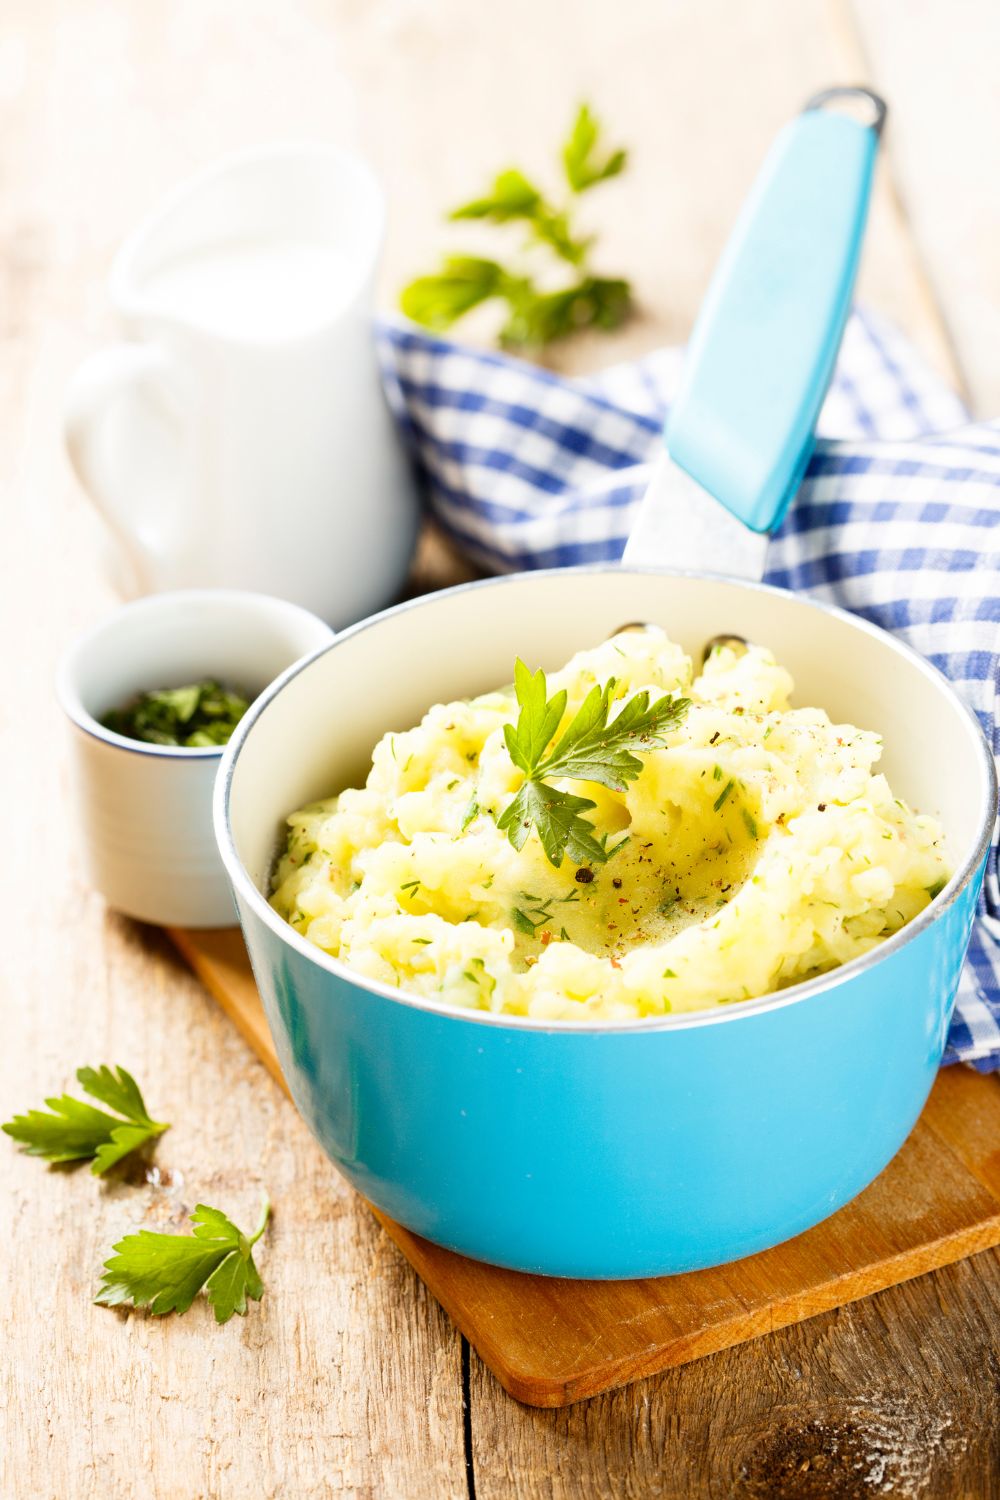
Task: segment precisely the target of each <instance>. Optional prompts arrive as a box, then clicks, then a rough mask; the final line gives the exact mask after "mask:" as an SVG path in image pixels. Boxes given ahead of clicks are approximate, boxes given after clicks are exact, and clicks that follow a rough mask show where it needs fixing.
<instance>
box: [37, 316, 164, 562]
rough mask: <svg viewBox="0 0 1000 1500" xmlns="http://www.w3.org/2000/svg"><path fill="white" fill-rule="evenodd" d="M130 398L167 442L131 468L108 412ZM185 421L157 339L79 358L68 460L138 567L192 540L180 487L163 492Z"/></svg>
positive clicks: (120, 409)
mask: <svg viewBox="0 0 1000 1500" xmlns="http://www.w3.org/2000/svg"><path fill="white" fill-rule="evenodd" d="M129 406H131V407H132V410H133V412H136V411H143V410H144V413H145V415H146V417H147V420H148V419H149V418H150V417H151V418H152V420H153V422H155V423H156V424H157V425H158V426H159V427H160V428H161V429H166V431H167V433H168V434H169V436H168V443H169V446H170V449H171V450H172V451H171V452H170V453H169V454H167V455H163V454H161V455H159V459H160V462H159V463H152V464H151V463H150V457H149V454H148V452H147V453H144V455H143V466H142V468H141V469H140V468H139V467H138V466H135V469H134V472H132V473H130V472H129V468H130V464H129V458H128V452H127V448H125V449H124V450H123V448H122V445H121V444H119V445H118V448H117V449H116V448H115V447H114V446H113V445H112V442H111V434H112V428H111V421H112V418H113V416H114V415H115V414H116V413H119V414H121V415H122V416H124V415H125V413H126V412H127V411H128V409H129ZM185 426H186V422H185V412H184V402H183V400H182V399H181V394H180V390H179V380H178V372H177V370H176V368H175V366H174V363H173V361H172V359H171V357H170V355H169V354H168V352H167V351H166V350H165V349H164V348H162V347H161V346H160V345H158V344H155V343H120V344H112V345H110V346H109V347H108V348H107V349H101V350H99V351H98V352H97V353H96V354H92V355H91V356H90V358H89V359H87V360H86V361H85V362H84V363H83V364H82V365H81V366H80V368H79V369H78V370H77V372H76V374H75V375H74V376H73V377H72V379H71V380H70V383H69V387H68V388H67V391H66V398H65V406H64V413H63V430H64V435H65V440H66V449H67V452H68V454H69V459H70V462H71V464H72V466H73V469H74V471H75V473H76V476H77V478H78V479H79V481H80V483H81V485H82V486H83V488H84V489H85V490H86V492H87V494H88V495H89V496H90V498H91V500H92V501H93V502H94V504H95V506H96V507H97V509H98V510H99V511H100V513H101V515H102V516H103V517H104V519H105V520H106V521H107V523H108V525H109V526H110V527H111V529H112V531H113V532H114V533H115V535H116V536H117V537H118V539H119V540H120V542H121V543H122V545H123V546H124V548H125V550H126V552H127V553H128V555H129V557H130V558H131V559H132V561H133V562H134V563H136V564H138V567H139V570H140V572H145V565H146V564H149V563H158V564H160V565H161V568H162V566H163V565H164V564H167V565H169V563H170V562H171V561H172V560H173V559H174V558H176V557H177V556H178V554H180V553H182V552H183V551H184V550H185V549H186V548H187V546H188V544H189V542H190V540H191V538H189V537H188V536H187V535H186V532H187V530H188V522H187V518H185V517H184V516H183V515H181V514H180V513H179V511H178V509H177V497H178V494H179V493H180V489H181V487H180V486H175V487H174V491H175V492H174V494H173V495H170V494H167V493H165V492H166V490H167V489H168V488H169V487H170V486H169V480H170V478H171V477H172V475H171V472H170V471H171V470H173V471H176V468H177V466H178V465H179V463H180V462H181V456H182V453H183V447H184V442H183V434H184V429H185ZM136 447H138V445H136ZM164 459H166V461H165V462H164Z"/></svg>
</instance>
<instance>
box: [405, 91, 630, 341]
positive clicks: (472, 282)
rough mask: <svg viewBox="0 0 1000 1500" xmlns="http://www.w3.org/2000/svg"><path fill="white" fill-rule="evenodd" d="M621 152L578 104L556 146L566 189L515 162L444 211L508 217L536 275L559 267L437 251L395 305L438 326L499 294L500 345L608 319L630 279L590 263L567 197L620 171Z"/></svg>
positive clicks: (617, 313)
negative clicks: (479, 193) (433, 269)
mask: <svg viewBox="0 0 1000 1500" xmlns="http://www.w3.org/2000/svg"><path fill="white" fill-rule="evenodd" d="M627 160H628V156H627V153H626V152H625V151H624V150H622V149H620V148H619V149H617V150H613V151H605V150H602V149H601V146H600V123H599V121H598V120H597V118H596V116H595V115H594V113H593V111H592V110H591V109H590V106H589V105H587V104H581V105H580V108H579V110H578V111H577V115H576V119H575V120H574V122H573V127H572V129H571V131H570V134H569V137H568V139H567V140H566V142H565V144H564V146H563V148H562V170H563V176H564V178H565V181H566V185H567V187H568V189H569V197H568V199H567V201H566V202H565V203H556V202H554V201H552V200H551V199H550V198H548V197H547V196H546V195H545V193H543V192H542V190H541V189H540V188H539V187H537V186H536V185H535V183H534V182H532V181H531V179H530V178H528V177H527V176H526V175H525V174H524V173H523V172H522V171H520V170H518V169H517V168H516V167H511V168H508V169H507V170H506V171H504V172H500V173H499V175H498V176H497V177H496V179H495V180H494V182H493V186H492V188H491V189H490V190H489V192H488V193H486V194H484V195H483V197H481V198H474V199H472V200H471V202H469V203H464V204H462V205H461V206H460V207H459V208H456V209H453V210H452V212H451V213H450V214H449V216H448V217H449V218H450V219H451V220H453V221H460V220H473V219H478V220H481V221H485V222H487V223H490V224H497V225H510V224H516V225H519V226H521V227H523V228H524V229H525V230H526V231H527V244H526V248H527V250H529V251H532V252H535V256H536V261H537V259H538V258H539V257H538V254H537V252H539V251H541V252H543V254H544V258H545V263H546V264H545V273H546V277H549V276H551V274H552V272H553V270H554V269H559V270H561V272H562V273H563V274H562V275H561V276H560V278H559V280H560V283H561V284H559V285H556V286H554V287H551V288H549V287H548V285H543V283H542V281H541V280H540V279H539V277H538V276H537V275H535V274H533V269H532V268H531V267H530V266H529V264H528V261H527V258H526V257H522V258H521V259H519V260H518V261H516V262H515V263H514V264H513V265H504V264H501V262H499V261H496V260H489V259H484V258H483V257H481V256H475V255H449V256H446V257H445V259H444V262H443V265H442V268H441V270H440V271H439V272H437V274H435V275H432V276H419V277H417V279H416V280H415V281H411V282H410V284H409V286H407V287H405V288H404V290H403V293H402V296H401V298H400V306H401V307H402V310H403V312H404V313H406V315H407V316H408V317H410V318H413V319H414V321H415V322H417V323H422V324H423V325H424V326H425V327H426V328H431V329H433V330H435V331H436V332H443V331H445V330H446V329H448V328H450V327H451V326H452V324H453V323H456V322H457V321H458V320H459V318H462V317H464V316H465V314H466V313H468V312H470V311H471V310H472V309H473V308H474V307H479V306H480V305H482V304H483V303H485V302H489V301H491V300H492V299H494V298H498V299H500V300H501V301H502V302H504V303H506V308H507V315H506V320H505V322H504V324H503V327H502V328H501V331H500V342H501V343H502V344H505V345H507V346H508V347H517V348H531V347H535V348H541V347H542V346H544V345H545V344H549V343H552V342H553V341H554V340H555V339H561V338H565V337H566V336H567V335H568V334H571V333H576V332H578V331H579V330H580V329H583V328H597V329H602V330H605V331H609V330H611V329H613V328H617V327H618V326H619V325H620V324H621V323H622V322H624V320H625V318H626V317H627V316H628V314H629V312H630V311H631V307H632V289H631V287H630V286H629V283H628V282H627V281H624V280H622V279H621V278H620V277H606V276H598V275H596V274H595V273H594V272H593V271H592V269H591V251H592V249H593V246H594V241H595V237H594V236H593V235H589V236H588V235H582V234H581V233H580V231H579V230H578V229H577V227H576V225H575V223H574V214H575V210H576V206H577V200H578V199H579V196H580V194H581V193H585V192H588V191H589V190H590V189H591V188H593V187H595V186H596V185H597V184H598V183H601V182H607V181H608V179H609V178H612V177H617V176H618V175H619V174H620V173H621V172H622V171H624V169H625V166H626V164H627Z"/></svg>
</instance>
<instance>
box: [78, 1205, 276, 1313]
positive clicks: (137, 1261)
mask: <svg viewBox="0 0 1000 1500" xmlns="http://www.w3.org/2000/svg"><path fill="white" fill-rule="evenodd" d="M270 1213H271V1205H270V1203H269V1202H268V1200H267V1198H266V1197H265V1199H264V1201H263V1204H262V1205H261V1212H260V1218H259V1220H258V1222H257V1227H256V1229H255V1230H254V1231H253V1233H252V1234H250V1235H245V1234H244V1233H243V1232H242V1230H240V1229H238V1228H237V1226H236V1225H235V1224H234V1223H233V1221H232V1220H231V1219H229V1218H227V1217H226V1215H225V1214H224V1213H222V1212H221V1211H220V1210H219V1209H217V1208H209V1207H208V1205H207V1204H205V1203H199V1204H198V1206H197V1208H196V1209H195V1210H194V1212H193V1213H192V1215H191V1222H192V1224H193V1225H194V1232H193V1233H192V1234H157V1233H154V1232H153V1231H152V1230H150V1229H140V1230H139V1232H138V1233H137V1234H127V1235H125V1237H124V1239H121V1240H119V1241H118V1242H117V1244H116V1245H114V1246H113V1247H112V1248H113V1249H114V1250H115V1252H116V1253H115V1254H114V1255H112V1256H111V1257H110V1259H108V1260H106V1261H105V1262H104V1274H103V1277H102V1281H103V1285H102V1287H101V1289H100V1291H99V1292H98V1293H97V1296H96V1297H95V1298H94V1301H95V1302H97V1303H99V1304H100V1305H101V1306H103V1307H120V1306H121V1305H122V1304H123V1303H126V1302H131V1303H132V1304H133V1306H135V1307H148V1308H149V1310H150V1312H151V1313H153V1314H154V1316H156V1317H161V1316H162V1315H163V1314H164V1313H169V1312H176V1313H185V1312H187V1310H188V1308H189V1307H190V1306H191V1303H192V1302H193V1301H194V1299H195V1297H196V1296H197V1295H198V1293H199V1292H200V1291H201V1289H202V1288H203V1287H204V1289H205V1295H206V1297H207V1298H208V1300H209V1302H210V1303H211V1304H212V1307H213V1308H214V1309H215V1320H216V1322H217V1323H228V1322H229V1319H230V1318H231V1317H232V1316H233V1313H239V1315H240V1317H243V1316H244V1315H245V1314H246V1310H247V1298H248V1297H252V1298H253V1299H254V1301H255V1302H259V1301H260V1299H261V1297H263V1295H264V1283H263V1282H262V1281H261V1279H260V1272H259V1271H258V1270H257V1267H256V1266H255V1265H254V1259H253V1247H254V1245H256V1243H257V1241H258V1240H259V1239H260V1237H261V1235H262V1234H263V1233H264V1230H265V1228H266V1227H267V1221H268V1219H269V1217H270Z"/></svg>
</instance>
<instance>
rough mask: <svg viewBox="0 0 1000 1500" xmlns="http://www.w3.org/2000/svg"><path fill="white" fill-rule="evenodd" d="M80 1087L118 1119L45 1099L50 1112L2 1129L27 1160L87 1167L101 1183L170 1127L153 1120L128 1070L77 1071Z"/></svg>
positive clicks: (69, 1101)
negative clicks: (77, 1163) (86, 1163)
mask: <svg viewBox="0 0 1000 1500" xmlns="http://www.w3.org/2000/svg"><path fill="white" fill-rule="evenodd" d="M76 1076H77V1081H78V1082H79V1083H80V1084H81V1085H82V1087H83V1089H84V1091H85V1092H86V1093H88V1094H89V1095H90V1097H91V1098H92V1099H97V1100H98V1101H99V1102H100V1103H101V1104H106V1105H107V1106H108V1109H113V1110H115V1112H116V1113H115V1114H114V1115H110V1114H108V1113H106V1111H105V1110H103V1109H96V1108H95V1107H94V1105H92V1104H85V1103H84V1102H83V1101H82V1100H80V1099H74V1098H73V1097H72V1096H71V1095H70V1094H59V1095H58V1096H56V1097H54V1098H51V1099H46V1101H45V1103H46V1104H47V1105H48V1108H49V1111H51V1113H49V1112H48V1111H46V1110H44V1109H30V1110H29V1111H28V1113H27V1114H26V1115H15V1116H14V1118H13V1119H12V1120H8V1121H7V1122H6V1124H5V1125H4V1126H3V1130H4V1133H5V1134H6V1135H9V1136H11V1138H12V1139H13V1140H15V1141H18V1142H20V1144H21V1145H22V1146H23V1147H24V1150H25V1152H26V1154H27V1155H28V1156H42V1157H44V1158H45V1159H46V1160H47V1161H51V1162H72V1161H88V1160H90V1159H91V1158H92V1159H93V1166H92V1167H91V1169H90V1170H91V1171H92V1172H93V1173H94V1175H95V1177H100V1176H102V1175H103V1173H105V1172H106V1171H107V1170H108V1168H109V1167H113V1166H114V1165H115V1163H116V1162H119V1161H121V1159H122V1157H124V1156H128V1155H129V1153H130V1152H132V1151H137V1150H138V1149H139V1147H140V1146H144V1145H145V1144H146V1142H147V1141H153V1140H156V1138H157V1137H158V1136H161V1135H162V1134H163V1132H164V1131H165V1130H169V1129H170V1126H169V1125H168V1124H166V1123H165V1122H164V1121H162V1120H154V1119H152V1118H151V1116H150V1114H149V1111H148V1110H147V1109H146V1104H145V1101H144V1099H143V1097H142V1093H141V1092H140V1089H139V1085H138V1084H137V1083H136V1081H135V1079H134V1078H133V1077H132V1075H131V1073H127V1072H126V1071H125V1069H124V1068H122V1067H118V1068H117V1069H113V1068H108V1067H105V1066H102V1067H100V1068H96V1069H95V1068H77V1071H76Z"/></svg>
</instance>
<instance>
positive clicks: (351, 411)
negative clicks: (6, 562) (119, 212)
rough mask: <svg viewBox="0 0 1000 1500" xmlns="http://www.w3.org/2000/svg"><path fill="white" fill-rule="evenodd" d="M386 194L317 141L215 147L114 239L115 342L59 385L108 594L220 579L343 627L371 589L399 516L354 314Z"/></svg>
mask: <svg viewBox="0 0 1000 1500" xmlns="http://www.w3.org/2000/svg"><path fill="white" fill-rule="evenodd" d="M384 217H385V214H384V203H383V198H382V193H381V190H380V188H379V186H378V183H377V182H376V180H375V178H374V177H373V175H372V173H371V172H370V170H369V169H368V168H367V167H366V166H365V165H364V164H363V163H362V162H361V161H359V160H358V159H357V158H356V157H353V156H351V155H349V154H348V153H345V152H343V151H340V150H337V149H334V148H332V147H327V146H321V145H307V146H272V147H267V148H263V149H258V150H253V151H248V152H244V153H241V154H239V155H236V156H231V157H227V158H226V159H225V160H223V161H222V162H220V163H219V164H218V165H217V166H214V167H212V168H210V169H208V170H207V171H205V172H203V173H201V174H200V175H199V176H197V177H195V178H193V179H191V180H190V181H189V182H187V183H185V184H184V185H183V186H182V187H180V188H179V189H177V190H176V191H175V192H174V193H173V194H172V195H171V196H170V197H169V198H168V199H167V200H166V201H165V202H164V203H163V204H162V205H161V206H160V207H159V208H158V209H157V210H156V212H155V213H154V214H153V215H152V216H151V217H150V218H149V219H148V220H147V221H146V222H145V223H144V224H143V225H141V226H140V228H139V229H138V230H137V231H136V232H135V233H134V234H133V235H132V236H131V237H130V238H129V239H128V240H127V241H126V243H125V244H124V245H123V246H122V248H121V250H120V251H119V253H118V255H117V256H116V258H115V261H114V263H113V266H112V271H111V277H110V295H111V301H112V303H113V305H114V308H115V310H116V312H117V313H118V315H119V317H120V319H121V322H122V324H123V327H124V332H125V334H126V341H125V342H123V343H120V344H117V345H114V346H112V347H110V348H108V349H105V350H103V351H101V352H99V353H97V354H95V355H93V356H92V357H91V358H90V359H89V360H88V361H87V362H86V363H85V364H84V365H83V367H82V368H81V369H80V370H79V371H78V372H77V374H76V376H75V377H74V379H73V381H72V382H71V385H70V389H69V392H68V398H67V406H66V440H67V445H68V448H69V453H70V457H71V459H72V462H73V464H74V467H75V469H76V472H77V474H78V476H79V478H80V480H81V482H82V483H83V485H84V487H85V489H86V490H87V491H88V493H89V494H90V496H91V498H92V499H93V500H94V502H95V503H96V505H97V506H98V508H99V509H100V511H101V512H102V514H103V515H104V517H105V519H106V520H107V521H108V522H109V524H110V526H111V528H112V530H113V532H114V533H115V536H116V538H117V541H118V543H119V544H120V547H119V549H118V551H119V558H118V563H119V564H121V563H125V567H124V568H122V567H121V566H120V565H119V566H117V567H116V570H115V571H116V574H117V579H116V581H117V582H118V583H119V586H120V587H122V588H123V591H124V592H126V593H127V594H131V595H135V594H144V593H149V592H152V591H154V590H160V589H175V588H188V587H204V586H212V587H217V586H226V587H231V588H242V589H251V590H255V591H259V592H264V593H269V594H275V595H278V596H280V597H282V598H285V599H290V600H292V601H294V602H295V603H297V604H300V605H302V606H304V607H305V608H307V609H310V610H313V611H314V612H315V613H316V614H318V615H320V616H321V617H322V618H323V619H325V620H327V621H329V622H330V623H331V624H332V625H335V626H341V625H344V624H347V623H349V622H350V621H353V620H355V619H358V618H359V617H360V616H362V615H365V614H368V613H369V612H371V611H372V610H375V609H378V608H380V607H381V606H382V605H384V604H387V603H389V602H390V601H391V599H392V598H393V596H394V594H395V593H396V592H397V590H398V588H399V586H400V584H401V582H402V580H403V578H404V576H405V573H406V569H407V565H408V563H409V561H410V557H411V555H412V551H413V545H414V539H415V536H416V525H417V510H418V504H417V496H416V489H415V485H414V480H413V477H412V474H411V472H410V468H409V465H408V463H407V461H406V457H405V454H404V453H403V451H402V447H401V444H400V440H399V437H398V434H397V432H396V430H395V427H394V425H393V422H392V418H391V416H390V413H389V410H388V408H387V406H386V402H385V398H384V395H383V392H382V388H381V384H380V380H379V375H378V369H377V364H376V356H375V349H374V343H373V330H372V323H371V298H372V284H373V279H374V273H375V268H376V264H377V261H378V256H379V252H380V248H381V242H382V235H383V225H384Z"/></svg>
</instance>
